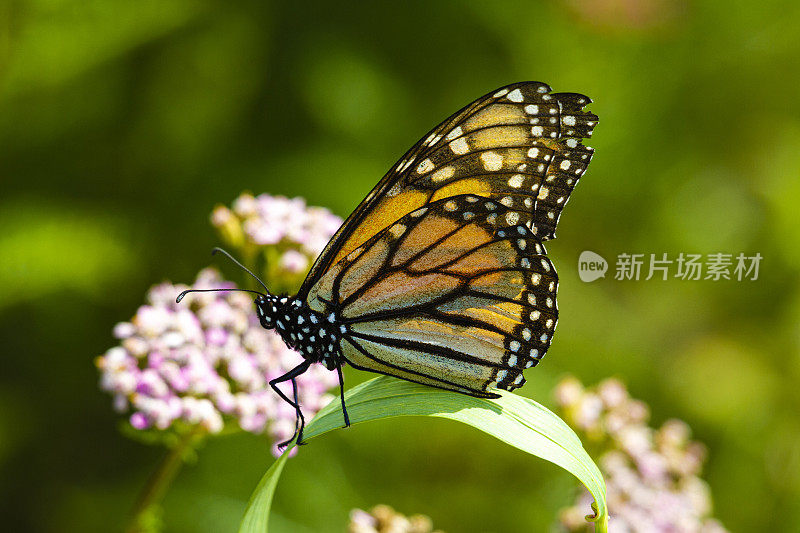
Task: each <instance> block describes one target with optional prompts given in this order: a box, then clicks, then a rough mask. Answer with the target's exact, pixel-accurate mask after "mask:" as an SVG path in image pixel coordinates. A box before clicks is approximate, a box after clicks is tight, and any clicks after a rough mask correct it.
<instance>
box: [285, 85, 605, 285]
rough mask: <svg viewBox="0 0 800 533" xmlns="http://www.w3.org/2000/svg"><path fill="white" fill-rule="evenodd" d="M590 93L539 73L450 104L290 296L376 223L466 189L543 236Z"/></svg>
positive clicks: (582, 165) (580, 161) (579, 158)
mask: <svg viewBox="0 0 800 533" xmlns="http://www.w3.org/2000/svg"><path fill="white" fill-rule="evenodd" d="M590 102H591V100H590V99H589V98H588V97H587V96H584V95H581V94H575V93H557V94H550V87H548V86H547V85H545V84H543V83H538V82H522V83H515V84H512V85H509V86H506V87H503V88H501V89H498V90H496V91H493V92H491V93H489V94H487V95H485V96H483V97H482V98H479V99H478V100H476V101H475V102H473V103H471V104H469V105H468V106H466V107H464V108H463V109H461V110H460V111H458V112H456V113H455V114H453V115H452V116H451V117H449V118H448V119H447V120H445V121H444V122H442V123H441V124H439V125H438V126H437V127H436V128H434V129H433V130H431V131H430V132H429V133H428V134H427V135H425V136H424V137H423V138H422V139H421V140H420V141H419V142H417V144H415V145H414V146H413V147H412V148H411V149H410V150H409V151H408V152H407V153H406V154H405V155H404V156H403V157H402V158H400V160H399V161H398V162H397V163H395V165H394V166H393V167H392V168H391V169H390V170H389V172H388V173H387V174H386V175H385V176H384V177H383V179H381V181H380V182H379V183H378V184H377V185H376V186H375V188H374V189H373V190H372V191H371V192H370V193H369V195H367V197H366V198H365V199H364V200H363V201H362V202H361V204H359V206H358V207H357V208H356V209H355V211H353V213H352V214H351V215H350V217H348V219H347V220H346V221H345V223H344V224H343V225H342V227H341V228H340V229H339V231H338V232H337V233H336V235H334V237H333V238H332V239H331V241H330V242H329V243H328V245H327V247H326V248H325V250H324V251H323V252H322V254H321V255H320V256H319V258H318V259H317V261H316V263H315V264H314V266H313V267H312V269H311V272H310V273H309V275H308V277H307V278H306V280H305V282H304V283H303V286H302V287H301V289H300V291H299V293H298V296H299V297H300V298H305V297H307V295H308V293H309V291H310V290H311V288H312V287H313V286H314V284H315V283H317V282H318V280H319V279H320V278H321V277H322V276H323V275H325V273H326V272H327V271H328V269H330V268H331V267H333V266H334V265H336V264H337V263H338V262H339V261H341V260H342V259H343V258H344V257H346V256H347V255H349V254H350V253H351V252H352V251H353V250H355V249H356V248H358V247H359V246H361V245H362V244H364V243H365V242H366V241H367V240H369V239H370V238H372V237H373V236H374V235H376V234H377V233H378V232H380V231H381V230H383V229H384V228H386V227H388V226H390V225H391V224H393V223H394V222H395V221H397V220H399V219H400V218H402V217H403V216H405V215H406V214H408V213H410V212H412V211H414V210H416V209H419V208H420V207H423V206H425V205H427V204H429V203H431V202H436V201H438V200H441V199H445V198H449V197H452V196H456V195H461V194H474V195H479V196H482V197H486V198H491V199H494V200H497V201H499V202H501V203H502V204H503V205H504V206H506V207H508V208H512V209H514V210H516V211H517V212H518V213H519V214H520V217H521V223H523V224H526V225H528V227H529V228H531V230H532V231H533V232H534V233H535V234H536V235H537V236H538V237H539V239H540V240H542V241H544V240H547V239H551V238H553V237H554V236H555V228H556V225H557V223H558V218H559V216H560V213H561V210H562V209H563V207H564V205H565V204H566V203H567V200H568V199H569V195H570V193H571V192H572V189H573V188H574V187H575V185H576V184H577V182H578V180H579V179H580V177H581V175H582V174H583V172H584V171H585V170H586V166H587V165H588V164H589V161H590V160H591V157H592V153H593V150H592V149H591V148H589V147H585V146H583V145H582V144H581V139H582V138H585V137H590V136H591V134H592V129H593V128H594V125H595V124H596V122H597V116H596V115H594V114H592V113H590V112H588V111H584V110H583V107H584V106H585V105H586V104H589V103H590Z"/></svg>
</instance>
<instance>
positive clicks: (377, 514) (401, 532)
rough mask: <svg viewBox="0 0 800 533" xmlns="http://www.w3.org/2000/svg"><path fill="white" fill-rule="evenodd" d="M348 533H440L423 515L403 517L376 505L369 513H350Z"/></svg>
mask: <svg viewBox="0 0 800 533" xmlns="http://www.w3.org/2000/svg"><path fill="white" fill-rule="evenodd" d="M347 531H348V533H442V531H441V530H438V529H437V530H434V529H433V523H432V522H431V519H430V518H428V517H427V516H425V515H419V514H418V515H413V516H405V515H403V514H401V513H398V512H397V511H395V510H394V509H392V508H391V507H389V506H388V505H376V506H375V507H373V508H372V509H370V511H369V512H367V511H362V510H361V509H353V510H352V511H350V523H349V524H348V526H347Z"/></svg>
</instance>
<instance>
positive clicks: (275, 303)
mask: <svg viewBox="0 0 800 533" xmlns="http://www.w3.org/2000/svg"><path fill="white" fill-rule="evenodd" d="M284 299H285V298H284ZM254 303H255V304H256V315H257V316H258V321H259V322H260V323H261V327H263V328H265V329H275V327H276V320H277V316H278V313H279V312H280V307H282V304H281V302H280V298H279V297H278V296H275V295H274V294H259V295H258V296H256V299H255V302H254Z"/></svg>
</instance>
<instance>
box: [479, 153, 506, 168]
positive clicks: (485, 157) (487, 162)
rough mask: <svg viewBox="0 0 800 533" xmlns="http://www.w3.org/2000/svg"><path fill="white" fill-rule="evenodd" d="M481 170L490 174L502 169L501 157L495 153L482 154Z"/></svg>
mask: <svg viewBox="0 0 800 533" xmlns="http://www.w3.org/2000/svg"><path fill="white" fill-rule="evenodd" d="M481 161H483V168H485V169H486V170H488V171H490V172H495V171H498V170H500V169H501V168H503V156H501V155H500V154H497V153H495V152H484V153H482V154H481Z"/></svg>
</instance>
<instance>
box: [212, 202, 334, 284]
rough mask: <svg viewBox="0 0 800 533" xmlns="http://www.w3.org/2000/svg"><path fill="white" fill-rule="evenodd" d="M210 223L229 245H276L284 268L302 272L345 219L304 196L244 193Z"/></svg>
mask: <svg viewBox="0 0 800 533" xmlns="http://www.w3.org/2000/svg"><path fill="white" fill-rule="evenodd" d="M211 223H212V224H213V225H214V227H216V228H217V230H218V231H219V232H220V234H221V236H222V238H223V240H225V241H226V243H227V244H228V245H230V246H233V247H236V248H244V247H248V246H251V247H252V246H255V247H261V246H270V247H272V246H275V247H277V248H278V249H279V251H280V254H281V255H280V258H279V260H278V264H279V266H280V268H282V269H283V270H285V271H288V272H293V273H302V272H305V271H306V270H308V268H309V267H310V263H311V261H313V260H314V259H315V258H316V257H317V256H318V255H319V254H320V253H321V252H322V250H323V248H325V245H326V244H327V243H328V241H329V240H330V239H331V237H332V236H333V234H334V233H336V230H337V229H339V226H341V224H342V219H341V218H339V217H338V216H336V215H334V214H333V213H331V212H330V211H329V210H327V209H325V208H324V207H309V206H307V205H306V201H305V200H304V199H303V198H285V197H283V196H270V195H268V194H260V195H258V196H253V195H251V194H242V195H241V196H239V197H238V198H237V199H236V200H234V202H233V207H232V208H228V207H226V206H223V205H219V206H217V207H216V208H214V212H213V213H212V214H211Z"/></svg>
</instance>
